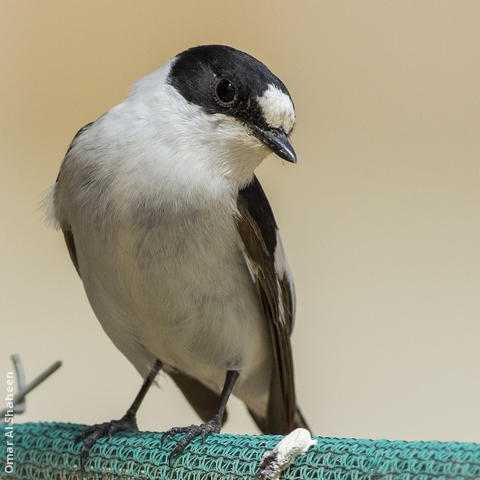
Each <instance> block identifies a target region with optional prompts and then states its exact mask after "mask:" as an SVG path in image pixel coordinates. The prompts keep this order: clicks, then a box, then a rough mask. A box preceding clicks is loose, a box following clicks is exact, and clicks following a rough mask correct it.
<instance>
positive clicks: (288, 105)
mask: <svg viewBox="0 0 480 480" xmlns="http://www.w3.org/2000/svg"><path fill="white" fill-rule="evenodd" d="M257 101H258V104H259V105H260V107H261V108H262V112H263V117H264V118H265V121H266V122H267V123H268V124H269V125H270V126H271V127H273V128H281V129H283V131H284V132H285V133H286V134H289V133H290V132H291V130H292V128H293V124H294V123H295V110H294V108H293V104H292V101H291V100H290V97H289V96H288V95H286V94H285V93H283V92H282V91H281V90H280V89H278V88H277V87H276V86H275V85H272V84H271V83H270V84H269V85H268V88H267V89H266V90H265V92H264V94H263V95H262V96H261V97H257Z"/></svg>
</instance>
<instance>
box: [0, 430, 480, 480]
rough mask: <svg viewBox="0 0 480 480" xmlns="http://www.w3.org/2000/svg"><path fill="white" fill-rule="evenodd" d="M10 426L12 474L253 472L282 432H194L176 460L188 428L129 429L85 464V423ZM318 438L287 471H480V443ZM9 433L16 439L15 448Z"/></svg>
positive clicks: (207, 475) (200, 478) (419, 478)
mask: <svg viewBox="0 0 480 480" xmlns="http://www.w3.org/2000/svg"><path fill="white" fill-rule="evenodd" d="M8 428H9V427H8V426H5V425H4V426H1V427H0V434H1V437H2V438H1V439H0V477H1V478H2V479H5V480H7V479H16V480H17V479H18V480H60V479H62V480H70V479H79V480H80V479H82V480H85V479H103V480H104V479H112V480H117V479H148V480H150V479H158V480H163V479H182V480H207V479H209V480H216V479H235V480H238V479H252V478H253V477H254V476H255V474H256V473H257V471H258V464H259V462H260V460H261V458H262V455H263V454H264V453H265V451H266V450H272V449H273V448H274V447H275V445H276V444H277V443H278V442H279V441H280V439H281V437H278V436H261V435H227V434H221V435H211V436H209V437H208V438H207V439H206V441H205V443H203V444H202V442H201V440H200V439H196V440H194V441H193V442H192V443H191V444H190V445H189V446H187V448H186V449H185V451H184V453H183V454H182V455H179V456H178V457H176V458H175V460H174V461H173V465H172V467H171V468H170V467H169V466H168V455H169V453H170V450H171V449H172V447H173V445H174V444H175V441H177V440H178V439H180V438H181V435H177V436H175V437H170V438H168V439H167V440H166V441H165V443H164V445H162V444H161V442H160V439H161V436H162V434H161V433H151V432H136V431H127V432H122V433H118V434H115V435H113V436H112V437H111V438H102V439H100V440H99V441H98V442H97V443H96V444H95V445H94V447H93V448H92V450H91V452H90V458H89V460H88V461H87V464H86V467H85V472H82V471H80V469H79V450H80V446H79V445H77V444H75V443H74V438H75V436H76V435H77V434H78V433H79V432H80V431H81V430H82V429H83V428H85V425H74V424H68V423H24V424H19V425H14V426H13V438H10V436H8V435H6V434H7V433H9V432H10V430H8ZM316 439H317V444H316V445H314V446H312V447H311V448H310V449H309V450H308V451H307V452H306V453H305V454H304V455H302V456H300V457H298V458H297V459H296V461H295V463H294V464H293V465H291V466H290V467H289V468H288V469H287V470H285V471H284V472H283V473H282V476H281V478H282V479H322V480H324V479H325V480H364V479H372V480H373V479H392V480H393V479H395V480H396V479H398V480H429V479H435V480H443V479H445V480H446V479H480V444H474V443H459V442H404V441H394V442H392V441H388V440H354V439H336V438H323V437H316ZM7 440H8V441H12V443H13V445H12V447H13V454H12V456H8V455H7V454H9V453H10V452H9V451H8V450H7V448H8V444H7ZM10 465H12V466H13V472H11V473H8V472H9V470H10V467H9V466H10Z"/></svg>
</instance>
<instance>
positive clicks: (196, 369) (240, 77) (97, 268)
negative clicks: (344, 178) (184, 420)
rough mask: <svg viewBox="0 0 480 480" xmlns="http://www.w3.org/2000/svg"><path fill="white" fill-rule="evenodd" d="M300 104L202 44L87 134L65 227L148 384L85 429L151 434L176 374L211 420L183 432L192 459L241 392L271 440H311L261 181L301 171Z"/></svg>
mask: <svg viewBox="0 0 480 480" xmlns="http://www.w3.org/2000/svg"><path fill="white" fill-rule="evenodd" d="M294 125H295V107H294V103H293V101H292V98H291V96H290V93H289V91H288V90H287V88H286V86H285V85H284V84H283V83H282V81H281V80H280V79H279V78H278V77H277V76H275V75H274V74H273V73H272V72H271V71H270V70H269V69H268V68H267V67H266V66H265V65H264V64H263V63H262V62H260V61H259V60H257V59H256V58H254V57H253V56H251V55H249V54H247V53H245V52H242V51H240V50H237V49H234V48H232V47H229V46H224V45H201V46H196V47H192V48H189V49H188V50H185V51H183V52H181V53H179V54H178V55H176V56H175V57H173V58H172V59H170V60H169V61H168V62H167V63H166V64H165V65H164V66H162V67H161V68H159V69H157V70H155V71H154V72H153V73H150V74H148V75H146V76H145V77H143V78H142V79H140V80H138V81H137V82H136V83H135V84H133V86H132V87H131V90H130V92H129V94H128V96H127V97H126V98H125V100H124V101H123V102H122V103H120V104H118V105H116V106H114V107H113V108H111V109H110V110H109V111H107V113H105V114H103V115H102V116H101V117H99V118H98V119H97V120H95V121H94V122H92V123H89V124H88V125H86V126H84V127H83V128H81V129H80V130H79V131H78V133H77V134H76V135H75V137H74V138H73V140H72V142H71V144H70V146H69V147H68V150H67V152H66V155H65V157H64V159H63V162H62V164H61V166H60V170H59V173H58V177H57V180H56V183H55V184H54V186H53V188H52V192H51V195H50V200H49V201H50V208H51V209H52V210H51V212H52V215H53V217H54V221H55V222H56V223H57V225H58V226H59V228H61V230H62V231H63V235H64V238H65V242H66V246H67V248H68V252H69V255H70V258H71V260H72V262H73V265H74V266H75V269H76V271H77V272H78V275H79V277H80V279H81V281H82V283H83V286H84V289H85V292H86V295H87V297H88V300H89V303H90V305H91V307H92V309H93V311H94V313H95V315H96V317H97V318H98V320H99V321H100V323H101V326H102V327H103V329H104V331H105V332H106V334H107V335H108V336H109V337H110V339H111V340H112V342H113V343H114V344H115V346H116V347H117V348H118V349H119V350H120V351H121V352H122V353H123V354H124V355H125V356H126V357H127V359H128V360H129V361H130V362H131V363H132V364H133V366H134V367H135V368H136V370H137V371H138V372H139V373H140V375H141V377H142V379H143V383H142V386H141V389H140V391H139V392H138V394H137V396H136V397H135V399H134V401H133V403H132V405H131V406H130V407H129V409H128V410H127V412H126V414H125V415H124V416H123V417H122V418H121V419H117V420H111V421H107V422H105V423H100V424H95V425H93V426H91V427H88V428H87V429H85V430H84V431H82V432H81V433H80V434H79V436H78V437H77V441H78V442H80V443H81V444H82V446H81V450H80V456H81V460H82V462H85V461H86V459H87V458H88V455H89V451H90V449H91V447H92V446H93V445H94V443H95V442H96V441H97V440H98V439H99V438H101V437H103V436H105V435H112V434H113V433H116V432H118V431H121V430H124V429H137V428H138V427H137V421H136V414H137V411H138V408H139V406H140V404H141V402H142V400H143V398H144V397H145V395H146V393H147V391H148V390H149V388H150V386H151V385H152V383H154V381H155V378H156V377H157V375H158V374H159V372H160V371H162V372H164V373H165V374H167V375H168V376H170V377H171V378H172V379H173V381H174V382H175V384H176V385H177V386H178V387H179V389H180V390H181V391H182V393H183V395H184V396H185V398H186V399H187V401H188V402H189V403H190V404H191V406H192V407H193V409H194V410H195V411H196V413H197V414H198V415H199V417H200V418H201V419H202V422H204V423H201V424H199V425H190V426H186V427H172V428H171V429H170V430H168V431H167V432H165V434H164V436H165V435H166V436H169V435H173V434H179V433H182V434H183V436H182V437H181V439H180V440H179V441H178V442H177V443H176V444H175V446H174V447H173V448H172V450H171V458H173V457H174V456H175V455H178V454H181V452H182V451H183V449H184V448H185V447H186V446H187V445H188V444H189V443H190V442H191V441H192V440H193V439H194V438H196V437H202V439H203V440H204V439H205V437H206V436H207V435H209V434H210V433H212V432H215V433H219V432H220V430H221V427H222V424H223V422H224V421H225V419H226V416H227V412H226V405H227V401H228V399H229V397H230V394H233V395H235V396H236V397H238V398H239V399H240V400H241V401H243V402H244V404H245V405H246V407H247V409H248V412H249V413H250V415H251V417H252V418H253V420H254V422H255V423H256V425H257V426H258V428H259V429H260V431H261V432H263V433H264V434H287V433H289V432H290V431H291V430H293V429H294V428H297V427H304V428H309V427H308V425H307V422H306V420H305V418H304V417H303V415H302V413H301V411H300V409H299V407H298V405H297V401H296V394H295V385H294V370H293V360H292V348H291V341H290V336H291V332H292V328H293V324H294V318H295V302H296V297H295V289H294V282H293V278H292V273H291V270H290V268H289V265H288V263H287V259H286V256H285V251H284V248H283V245H282V240H281V237H280V235H279V230H278V227H277V223H276V221H275V217H274V214H273V211H272V208H271V206H270V204H269V202H268V199H267V197H266V195H265V192H264V190H263V188H262V186H261V184H260V181H259V180H258V178H257V177H256V175H255V169H256V168H257V167H258V166H259V165H260V163H261V162H262V161H263V160H264V159H265V158H266V157H267V156H268V155H269V154H270V153H272V152H273V153H274V154H276V155H277V156H278V157H280V159H283V160H285V161H287V162H290V163H292V164H295V163H296V161H297V158H296V154H295V150H294V148H293V146H292V144H291V142H290V140H289V136H290V134H291V133H292V130H293V128H294Z"/></svg>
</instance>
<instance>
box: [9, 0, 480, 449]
mask: <svg viewBox="0 0 480 480" xmlns="http://www.w3.org/2000/svg"><path fill="white" fill-rule="evenodd" d="M0 7H1V13H0V51H1V59H2V61H1V67H0V68H1V75H0V102H1V104H0V112H1V113H0V121H1V125H0V138H1V140H0V148H1V153H0V155H1V156H0V162H1V173H0V209H1V217H0V218H1V229H0V242H1V244H0V255H1V275H0V302H1V303H0V315H1V317H0V318H1V332H2V339H1V350H0V351H1V355H0V367H1V370H0V373H1V374H2V376H3V378H5V377H4V373H3V372H6V371H7V370H10V369H11V364H10V360H9V354H11V353H15V352H18V353H20V354H21V355H22V359H23V362H24V366H25V370H26V373H27V376H28V378H29V379H31V378H32V377H33V376H34V375H36V374H38V373H39V372H40V371H41V370H43V369H44V368H45V367H47V366H48V365H49V364H50V363H51V362H53V361H54V360H56V359H61V360H63V361H64V365H63V367H62V368H61V370H60V371H59V372H57V373H56V374H55V375H54V377H52V378H50V379H49V380H48V381H47V382H45V384H43V385H42V386H41V387H40V388H38V389H37V390H36V391H34V392H33V393H32V394H31V395H30V396H29V397H28V410H27V414H26V415H24V416H23V417H21V418H19V421H27V420H30V421H40V420H62V421H71V422H82V423H92V422H99V421H105V420H108V419H111V418H118V417H119V416H121V415H122V414H123V413H124V411H125V410H126V408H127V407H128V406H129V404H130V402H131V401H132V399H133V397H134V395H135V394H136V392H137V390H138V388H139V386H140V378H139V377H138V376H137V374H136V372H135V371H134V369H133V367H132V366H131V365H130V364H129V363H128V361H127V360H126V359H125V358H124V357H123V356H122V355H121V354H120V353H119V352H118V351H117V350H116V349H115V348H114V346H113V345H112V344H111V342H110V340H109V339H108V338H107V336H106V335H105V334H104V332H103V331H102V329H101V327H100V325H99V323H98V322H97V320H96V319H95V317H94V315H93V313H92V311H91V309H90V307H89V305H88V302H87V300H86V296H85V294H84V292H83V288H82V285H81V282H80V280H79V279H78V277H77V275H76V272H75V270H74V268H73V267H72V265H71V262H70V259H69V258H68V254H67V251H66V248H65V246H64V244H63V239H62V235H61V234H60V233H59V232H56V231H54V230H51V229H49V228H47V226H46V225H45V224H44V223H43V221H42V215H41V213H40V212H39V211H38V210H37V205H38V202H39V200H40V199H41V198H42V192H43V191H44V190H45V189H46V188H47V187H48V186H49V185H50V184H52V183H53V182H54V181H55V178H56V175H57V171H58V168H59V165H60V162H61V160H62V158H63V155H64V153H65V150H66V148H67V146H68V144H69V142H70V140H71V139H72V137H73V135H74V134H75V132H76V131H77V130H78V129H79V127H81V126H82V125H84V124H85V123H87V122H89V121H91V120H94V119H95V118H97V117H98V116H100V115H101V114H102V113H103V112H104V111H106V110H107V109H109V108H110V107H112V106H114V105H115V104H117V103H119V102H120V101H122V99H123V98H124V96H125V95H126V94H127V92H128V89H129V86H130V85H131V84H132V82H134V81H135V80H137V79H138V78H140V77H141V76H143V75H145V74H147V73H149V72H150V71H152V70H154V69H156V68H158V67H159V66H161V65H162V64H163V63H165V62H166V61H167V60H168V59H169V58H170V57H172V56H174V55H175V54H176V53H177V52H179V51H181V50H183V49H185V48H187V47H190V46H193V45H198V44H207V43H222V44H229V45H232V46H235V47H237V48H239V49H242V50H245V51H247V52H249V53H251V54H253V55H254V56H256V57H257V58H259V59H261V60H262V61H263V62H265V63H266V64H267V65H268V66H269V67H270V68H271V69H272V70H273V72H274V73H276V74H277V75H278V76H279V77H280V78H281V79H282V80H283V81H284V82H285V83H286V85H287V86H288V87H289V89H290V92H291V94H292V96H293V98H294V100H295V103H296V108H297V119H298V121H297V128H296V132H295V135H294V138H293V141H294V145H295V148H296V150H297V154H298V158H299V163H298V165H297V166H296V167H292V166H290V165H283V164H282V162H280V161H279V160H278V159H277V158H274V157H273V156H272V157H269V158H268V159H267V160H266V161H265V162H264V164H263V165H262V166H261V167H260V168H259V171H258V174H259V176H260V178H261V180H262V181H263V184H264V186H265V189H266V191H267V193H268V194H269V197H270V199H271V203H272V205H273V207H274V210H275V213H276V216H277V220H278V223H279V225H280V227H281V230H282V233H283V238H284V243H285V246H286V249H287V253H288V256H289V260H290V263H291V267H292V270H293V272H294V276H295V279H296V285H297V291H298V315H297V323H296V327H295V331H294V333H293V345H294V353H295V364H296V378H297V390H298V397H299V400H300V402H301V405H302V407H303V410H304V412H305V414H306V415H307V417H308V419H309V421H310V423H311V425H312V427H313V429H314V432H315V433H316V434H320V435H326V436H354V437H373V438H379V437H387V438H390V439H407V440H412V439H424V440H427V439H437V440H451V439H455V440H463V441H467V440H471V441H480V408H479V405H480V374H479V367H480V351H479V340H480V298H479V293H480V253H479V248H480V218H479V216H480V215H479V211H480V188H479V186H480V169H479V160H480V132H479V130H480V53H479V52H480V50H479V45H480V28H479V18H480V3H479V2H477V1H466V0H462V1H454V0H451V1H440V0H435V1H433V0H430V1H427V0H425V1H413V0H411V1H370V0H367V1H362V2H357V1H354V0H351V1H333V0H332V1H312V2H307V1H299V2H292V1H278V0H276V1H271V2H268V1H259V0H256V1H252V2H240V3H238V2H235V3H234V2H226V1H203V2H193V1H192V2H182V1H178V2H161V1H142V2H130V1H113V0H112V1H106V0H100V1H98V0H88V1H87V0H82V1H64V0H48V1H42V2H39V1H25V0H16V1H14V0H11V1H9V0H1V1H0ZM160 386H161V388H160V389H154V390H152V391H151V392H150V393H149V395H148V397H147V399H146V401H145V404H144V406H143V408H142V409H141V411H140V415H139V424H140V426H141V428H144V429H152V430H163V429H166V428H167V427H170V426H173V425H184V424H185V425H186V424H190V423H192V422H198V419H197V418H196V417H195V415H194V413H193V411H192V410H191V409H190V407H189V406H188V405H187V403H186V401H184V400H183V398H182V397H181V395H180V394H179V392H178V391H177V390H176V388H175V387H174V386H173V384H172V382H171V381H170V380H168V379H167V378H165V377H162V378H161V380H160ZM1 388H3V387H1V386H0V389H1ZM0 398H3V394H2V393H1V391H0ZM230 410H231V416H230V421H229V423H228V426H227V428H226V431H229V432H255V431H256V430H255V428H254V426H253V424H252V422H251V421H250V420H249V419H248V416H247V414H246V413H245V411H244V408H243V406H242V405H241V404H240V403H239V402H238V401H236V400H234V401H232V402H231V405H230Z"/></svg>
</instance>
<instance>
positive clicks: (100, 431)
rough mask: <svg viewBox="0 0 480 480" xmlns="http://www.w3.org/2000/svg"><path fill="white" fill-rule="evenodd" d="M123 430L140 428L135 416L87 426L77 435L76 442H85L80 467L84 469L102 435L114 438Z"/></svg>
mask: <svg viewBox="0 0 480 480" xmlns="http://www.w3.org/2000/svg"><path fill="white" fill-rule="evenodd" d="M121 430H138V427H137V422H136V420H135V417H134V416H131V415H128V414H127V415H125V416H124V417H122V418H121V419H120V420H111V421H110V422H105V423H97V424H95V425H92V426H91V427H88V428H86V429H85V430H83V431H82V432H80V433H79V434H78V435H77V436H76V437H75V443H79V442H83V445H82V448H81V449H80V467H81V469H82V470H83V469H84V468H85V463H86V461H87V458H88V454H89V453H90V450H91V448H92V447H93V445H94V444H95V442H96V441H97V440H98V439H99V438H102V437H105V436H107V437H108V438H112V435H113V434H114V433H116V432H119V431H121Z"/></svg>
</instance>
